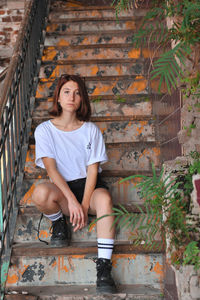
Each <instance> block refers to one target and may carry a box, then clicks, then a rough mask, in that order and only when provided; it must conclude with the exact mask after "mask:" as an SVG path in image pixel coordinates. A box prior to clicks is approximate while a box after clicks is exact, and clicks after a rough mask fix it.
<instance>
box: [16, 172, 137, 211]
mask: <svg viewBox="0 0 200 300" xmlns="http://www.w3.org/2000/svg"><path fill="white" fill-rule="evenodd" d="M36 170H38V169H37V168H36V169H35V171H36ZM37 176H38V177H40V178H41V172H38V173H36V174H35V173H33V174H32V177H33V178H36V177H37ZM29 177H31V175H30V174H29ZM40 178H38V179H36V180H34V179H29V180H25V181H24V183H23V186H22V189H23V190H22V194H23V195H24V197H23V198H22V199H21V202H20V205H22V206H32V205H33V204H32V198H31V197H32V193H33V191H34V189H35V187H36V186H37V185H38V184H40V183H43V182H46V181H48V180H47V179H40ZM121 179H123V178H120V177H109V178H106V177H104V178H103V180H104V181H105V182H106V184H107V185H108V187H109V191H110V193H111V195H112V199H113V202H114V204H117V203H119V202H120V203H122V204H127V203H140V202H141V199H140V198H139V195H138V190H137V189H136V188H134V187H135V185H136V183H137V180H136V179H135V180H129V181H126V182H123V183H121V184H119V181H120V180H121Z"/></svg>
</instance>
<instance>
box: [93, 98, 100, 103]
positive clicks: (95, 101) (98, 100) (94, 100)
mask: <svg viewBox="0 0 200 300" xmlns="http://www.w3.org/2000/svg"><path fill="white" fill-rule="evenodd" d="M101 100H102V97H101V96H98V97H97V98H95V99H93V100H92V102H94V103H98V102H100V101H101Z"/></svg>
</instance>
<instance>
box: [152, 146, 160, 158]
mask: <svg viewBox="0 0 200 300" xmlns="http://www.w3.org/2000/svg"><path fill="white" fill-rule="evenodd" d="M152 150H153V152H154V153H155V155H156V156H159V155H160V148H156V147H154V148H152Z"/></svg>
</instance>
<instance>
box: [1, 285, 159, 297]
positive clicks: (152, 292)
mask: <svg viewBox="0 0 200 300" xmlns="http://www.w3.org/2000/svg"><path fill="white" fill-rule="evenodd" d="M17 293H18V294H17ZM52 297H53V299H54V300H111V299H112V300H122V299H123V300H124V299H126V300H161V299H163V296H162V291H161V290H160V289H155V288H153V287H152V286H150V285H139V284H134V285H120V286H118V293H117V294H113V295H108V294H107V295H97V294H96V287H95V286H92V285H90V286H89V285H79V286H78V285H75V286H74V285H71V286H64V287H63V286H60V285H54V286H43V287H40V286H38V287H32V286H26V287H13V288H9V289H8V290H7V293H6V297H5V300H52Z"/></svg>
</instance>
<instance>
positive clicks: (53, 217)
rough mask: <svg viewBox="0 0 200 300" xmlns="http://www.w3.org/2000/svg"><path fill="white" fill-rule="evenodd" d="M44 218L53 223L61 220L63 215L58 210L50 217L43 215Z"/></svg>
mask: <svg viewBox="0 0 200 300" xmlns="http://www.w3.org/2000/svg"><path fill="white" fill-rule="evenodd" d="M44 216H45V217H47V218H48V219H50V220H51V221H52V222H53V221H57V220H58V219H60V218H62V216H63V214H62V211H61V210H59V211H58V212H57V213H55V214H51V215H46V214H44Z"/></svg>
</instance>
